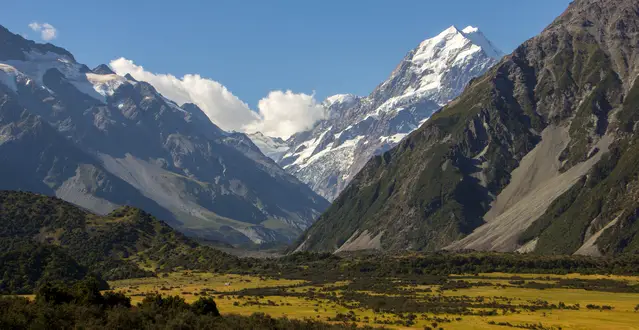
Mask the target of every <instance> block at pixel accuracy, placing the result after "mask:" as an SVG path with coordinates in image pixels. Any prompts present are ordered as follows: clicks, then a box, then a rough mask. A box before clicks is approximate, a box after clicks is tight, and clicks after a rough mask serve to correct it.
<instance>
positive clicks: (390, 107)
mask: <svg viewBox="0 0 639 330" xmlns="http://www.w3.org/2000/svg"><path fill="white" fill-rule="evenodd" d="M502 56H503V54H502V52H501V51H500V50H498V49H497V48H496V47H495V46H494V45H493V43H492V42H490V41H489V40H488V39H487V38H486V37H485V36H484V35H483V33H482V32H481V31H479V29H477V28H475V27H472V26H468V27H466V28H464V29H462V30H460V29H457V28H456V27H454V26H451V27H450V28H448V29H446V30H444V31H443V32H441V33H440V34H438V35H437V36H435V37H433V38H430V39H427V40H424V41H423V42H421V43H420V44H419V45H418V46H417V47H416V48H415V49H413V50H411V51H410V52H409V53H408V54H407V55H406V56H405V57H404V59H403V60H402V61H401V62H400V63H399V65H398V66H397V67H396V68H395V70H394V71H393V72H392V73H391V75H390V77H389V78H388V79H387V80H386V81H384V82H383V83H382V84H380V85H379V86H377V88H375V90H374V91H373V92H372V93H371V94H370V95H368V96H366V97H360V96H356V95H350V94H342V95H334V96H331V97H328V98H327V99H326V100H325V101H324V102H323V105H324V107H325V108H326V109H327V112H328V116H327V117H328V118H326V119H325V120H322V121H320V122H318V123H317V124H315V126H314V127H313V129H311V130H309V131H305V132H300V133H297V134H295V135H293V136H292V137H290V138H289V139H288V140H287V141H281V140H280V141H276V140H271V141H269V142H262V141H264V137H263V136H256V137H255V138H254V139H253V141H254V142H255V143H256V144H257V145H258V146H259V147H260V148H261V149H262V151H263V152H264V153H265V154H266V155H269V156H271V157H272V158H273V159H274V160H276V161H277V162H278V163H279V164H280V165H281V166H282V167H283V168H284V169H285V170H286V171H287V172H288V173H290V174H293V175H295V176H296V177H297V178H298V179H300V180H301V181H303V182H305V183H306V184H308V185H309V186H310V187H311V188H312V189H313V190H314V191H315V192H317V193H318V194H320V195H322V196H323V197H325V198H326V199H328V200H329V201H332V200H334V199H335V198H336V197H337V196H338V195H339V193H340V192H341V191H342V190H343V189H344V188H345V187H346V186H347V185H348V184H349V182H350V181H351V180H352V178H353V177H354V176H355V175H356V174H357V172H359V170H360V169H361V168H362V167H363V166H364V164H366V162H367V161H368V160H369V159H370V158H371V157H372V156H374V155H377V154H381V153H383V152H384V151H387V150H389V149H390V148H392V147H394V146H395V145H397V144H398V143H399V142H400V141H401V140H402V139H403V138H404V137H405V136H406V135H408V134H409V133H410V132H412V131H414V130H415V129H417V128H418V127H419V126H420V125H421V124H422V123H424V122H425V121H426V120H428V118H429V117H430V116H431V115H432V114H433V112H435V111H436V110H438V109H439V108H441V107H442V106H443V105H445V104H446V103H448V102H450V101H451V100H452V99H454V98H455V97H456V96H457V95H459V93H461V91H462V90H463V89H464V87H465V86H466V85H467V84H468V82H470V81H471V79H473V78H474V77H476V76H479V75H481V74H482V73H484V72H486V70H488V69H489V68H490V67H491V66H493V65H494V64H495V63H497V61H498V60H499V59H500V58H501V57H502Z"/></svg>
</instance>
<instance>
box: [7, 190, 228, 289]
mask: <svg viewBox="0 0 639 330" xmlns="http://www.w3.org/2000/svg"><path fill="white" fill-rule="evenodd" d="M185 254H186V255H189V256H191V257H198V258H203V259H205V260H206V263H207V264H208V266H210V267H212V268H216V269H220V270H222V269H230V268H232V267H236V266H237V265H238V264H239V261H238V259H237V258H235V257H233V256H230V255H227V254H225V253H223V252H220V251H217V250H214V249H211V248H207V247H202V246H198V244H197V243H195V242H194V241H192V240H190V239H188V238H187V237H185V236H184V235H182V234H180V233H178V232H176V231H175V230H173V229H171V228H170V227H169V226H168V225H166V224H165V223H163V222H162V221H159V220H156V219H155V218H154V217H152V216H151V215H150V214H148V213H145V212H144V211H141V210H139V209H134V208H131V207H122V208H119V209H117V210H115V211H113V212H112V213H110V214H109V215H107V216H98V215H95V214H92V213H89V212H87V211H85V210H82V209H80V208H78V207H77V206H74V205H72V204H69V203H67V202H64V201H62V200H60V199H58V198H55V197H47V196H43V195H36V194H32V193H25V192H12V191H0V260H3V262H2V263H0V269H1V270H2V273H3V274H5V275H4V277H3V278H2V279H0V291H1V292H25V291H30V290H33V288H35V287H36V286H37V285H38V284H40V283H43V282H45V281H47V280H67V281H68V280H78V279H81V278H82V277H84V276H86V274H87V273H88V272H93V273H95V274H99V275H101V276H102V277H104V278H105V279H120V278H131V277H140V276H150V275H153V273H152V272H150V271H147V270H143V269H142V268H141V266H144V265H146V266H147V267H148V266H150V265H154V267H155V268H156V269H163V268H166V267H169V268H170V267H173V266H174V265H175V264H179V263H180V262H182V260H184V259H185V258H184V255H185ZM20 262H21V263H22V264H20Z"/></svg>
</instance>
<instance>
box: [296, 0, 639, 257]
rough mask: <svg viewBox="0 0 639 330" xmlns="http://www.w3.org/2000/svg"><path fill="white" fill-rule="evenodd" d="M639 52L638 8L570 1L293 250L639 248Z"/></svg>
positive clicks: (375, 162)
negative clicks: (538, 32)
mask: <svg viewBox="0 0 639 330" xmlns="http://www.w3.org/2000/svg"><path fill="white" fill-rule="evenodd" d="M462 32H463V31H462ZM637 45H639V3H638V2H637V1H636V0H614V1H613V0H576V1H573V2H572V3H571V4H570V6H569V7H568V9H567V10H566V11H565V12H564V13H563V14H562V15H561V16H559V17H558V18H557V19H556V20H555V21H554V22H552V23H551V24H550V25H549V26H548V27H547V28H546V29H544V31H543V32H541V34H539V35H538V36H536V37H534V38H532V39H530V40H528V41H526V42H525V43H523V44H522V45H521V46H519V47H518V48H517V49H515V50H514V52H513V53H511V54H510V55H507V56H505V57H504V58H503V59H501V60H500V61H499V63H498V64H496V65H495V66H493V67H492V68H491V69H490V70H488V71H487V72H486V73H485V74H484V75H482V76H480V77H478V78H476V79H473V80H472V81H471V82H470V84H469V85H468V87H466V89H465V90H464V92H463V93H462V94H461V96H460V97H458V98H456V99H455V100H453V101H452V102H450V103H448V105H446V106H445V107H443V108H442V109H441V110H439V111H437V112H436V113H434V114H433V115H432V116H431V117H430V119H429V120H428V121H427V122H426V123H424V124H423V125H422V126H421V127H420V128H419V129H417V130H416V131H414V132H412V133H411V134H409V135H408V136H407V137H405V138H404V139H403V140H402V141H401V142H400V143H399V144H398V145H397V146H396V147H394V148H392V149H391V150H389V151H387V152H385V153H383V154H381V155H378V156H375V157H373V158H372V159H371V160H369V161H368V162H367V163H366V165H365V166H364V167H363V169H362V170H361V171H359V173H358V174H357V175H355V176H354V178H353V179H352V181H351V183H350V185H349V186H348V187H347V188H346V189H345V190H344V191H343V192H342V193H341V194H340V195H339V197H338V198H337V199H336V200H335V201H334V202H333V204H332V205H331V207H330V208H329V209H328V210H327V211H326V212H325V213H324V214H323V215H322V216H321V217H320V219H319V220H318V221H317V222H316V223H315V224H314V225H313V226H312V227H311V228H310V229H309V230H308V231H307V232H306V233H305V234H304V235H303V237H302V238H301V239H300V240H299V242H298V244H297V248H296V251H329V252H336V251H337V252H340V251H352V250H363V249H372V250H382V251H402V250H420V251H435V250H441V249H446V250H453V251H457V250H467V249H472V250H490V251H519V252H522V253H523V252H534V253H543V254H585V255H614V254H618V253H628V252H630V253H633V252H637V251H639V235H637V233H639V221H638V220H639V166H637V164H639V159H638V157H639V149H638V148H639V147H638V146H639V140H638V137H637V131H638V130H639V83H638V82H637V76H638V74H639V60H638V59H639V50H638V49H639V47H637ZM399 71H401V70H399ZM399 71H398V70H396V72H399ZM382 86H384V85H382ZM448 95H451V94H448ZM445 99H446V97H444V98H442V99H440V100H442V101H443V100H445ZM355 102H357V101H355ZM302 152H303V151H302ZM285 159H286V158H285Z"/></svg>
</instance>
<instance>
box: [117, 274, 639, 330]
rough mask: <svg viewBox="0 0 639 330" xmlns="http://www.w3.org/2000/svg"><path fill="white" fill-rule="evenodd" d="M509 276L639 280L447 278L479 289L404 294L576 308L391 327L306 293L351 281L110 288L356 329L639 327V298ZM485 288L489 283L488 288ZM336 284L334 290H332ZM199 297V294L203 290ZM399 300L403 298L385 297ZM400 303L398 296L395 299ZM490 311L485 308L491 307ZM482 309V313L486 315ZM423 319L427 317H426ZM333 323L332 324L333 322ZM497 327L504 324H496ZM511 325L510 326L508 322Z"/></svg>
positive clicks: (369, 312) (383, 318) (211, 278)
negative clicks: (340, 317)
mask: <svg viewBox="0 0 639 330" xmlns="http://www.w3.org/2000/svg"><path fill="white" fill-rule="evenodd" d="M513 276H517V277H518V278H521V279H524V280H534V281H535V282H537V283H553V282H555V281H557V279H590V280H593V279H612V280H616V281H623V282H625V283H628V284H637V283H639V277H632V276H599V275H576V274H571V275H547V276H546V275H539V274H516V275H514V274H500V273H491V274H479V275H475V276H464V277H459V276H450V277H449V278H450V279H463V281H465V282H468V283H479V282H483V283H484V284H483V285H482V286H472V287H468V288H460V289H452V290H444V291H441V290H439V288H438V286H437V285H427V286H426V285H423V286H418V285H402V289H407V290H415V291H413V292H415V293H414V296H413V298H412V299H422V298H423V299H427V298H429V297H434V296H442V297H453V298H455V297H460V298H462V297H463V299H476V298H477V297H484V298H485V299H487V300H489V301H509V303H511V304H513V306H524V305H528V304H530V303H531V301H534V300H538V299H541V300H544V301H547V302H549V303H552V304H559V302H563V303H565V304H567V305H574V304H579V305H580V306H581V307H580V308H579V309H578V310H567V309H543V310H535V311H530V310H526V309H525V308H516V310H517V311H516V312H512V311H510V312H507V313H506V314H505V315H504V314H503V312H502V311H497V313H496V315H490V316H480V315H446V314H431V313H421V314H417V315H416V318H415V323H414V324H413V325H411V326H410V327H406V326H400V325H397V324H393V323H394V322H395V321H397V320H399V319H400V318H401V317H403V316H405V315H401V316H398V315H397V314H391V313H381V312H377V313H376V312H375V311H374V310H373V309H371V308H363V307H358V306H357V304H350V305H349V306H344V304H342V303H340V302H339V301H335V300H333V301H331V300H328V299H322V298H317V297H314V298H313V297H309V296H305V295H304V294H306V293H309V290H310V291H315V292H317V291H319V290H323V291H322V292H328V293H329V294H331V295H335V296H336V297H339V296H341V295H342V294H343V293H344V292H343V291H342V290H341V289H339V287H340V286H343V285H345V284H347V283H348V282H346V281H344V282H337V283H325V284H321V285H311V284H310V283H307V282H305V281H300V280H286V279H273V278H260V277H254V276H245V275H229V274H211V273H191V272H184V273H171V274H166V275H163V276H160V277H158V278H142V279H130V280H122V281H114V282H110V285H111V287H112V289H113V290H114V291H122V292H124V293H126V294H127V295H128V296H130V297H131V298H132V302H133V303H134V304H135V303H137V302H140V301H141V300H142V299H143V298H144V296H145V295H146V294H149V293H158V294H162V295H180V296H182V297H183V298H184V299H185V300H186V301H187V302H192V301H195V300H197V299H198V298H199V297H200V296H202V295H207V296H213V297H214V298H215V300H216V302H217V305H218V309H219V310H220V312H221V313H222V314H229V313H235V314H242V315H250V314H252V313H255V312H261V313H265V314H269V315H271V316H273V317H282V316H286V317H289V318H300V319H304V318H311V319H316V320H321V321H329V322H330V321H331V320H329V318H334V317H335V316H336V315H337V313H343V314H346V313H348V312H349V311H351V310H352V312H353V313H354V314H355V315H356V318H357V323H358V324H360V325H371V326H384V327H387V328H394V329H424V328H425V327H431V328H432V327H433V323H434V321H433V318H447V319H448V320H449V321H450V322H448V321H447V322H444V323H439V324H437V325H436V326H435V328H436V329H439V328H444V329H509V328H514V326H517V327H519V328H522V327H524V326H526V327H527V328H529V329H532V328H533V325H535V326H540V327H538V328H537V329H560V328H561V329H602V330H603V329H639V312H636V311H635V306H638V305H639V293H624V292H604V291H591V290H584V289H569V288H549V289H543V290H542V289H537V288H522V287H517V286H515V285H511V284H510V281H511V280H512V278H513ZM487 283H488V284H487ZM333 287H335V289H333ZM256 288H281V289H282V290H283V291H284V292H288V293H295V294H298V296H283V295H276V294H274V295H250V294H248V295H247V294H244V295H242V294H241V293H239V292H238V291H239V290H242V289H256ZM203 292H204V293H203ZM361 292H367V293H368V294H370V295H375V296H382V297H383V296H384V295H385V294H383V293H375V292H372V291H370V292H369V291H367V290H366V291H361ZM388 296H389V297H390V296H395V298H397V297H401V295H397V294H393V295H390V294H389V295H388ZM400 299H401V298H400ZM587 304H594V305H600V306H603V305H607V306H611V307H612V310H599V309H588V308H586V307H585V306H586V305H587ZM488 309H490V308H488ZM488 309H487V310H488ZM426 318H428V319H426ZM332 322H336V321H335V320H332ZM499 323H502V325H499ZM505 323H510V325H511V326H508V325H505Z"/></svg>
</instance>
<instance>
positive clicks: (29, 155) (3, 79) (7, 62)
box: [0, 27, 328, 244]
mask: <svg viewBox="0 0 639 330" xmlns="http://www.w3.org/2000/svg"><path fill="white" fill-rule="evenodd" d="M0 158H1V164H0V169H1V171H0V189H14V190H29V191H33V192H38V193H44V194H48V195H55V196H58V197H60V198H63V199H65V200H67V201H70V202H72V203H75V204H77V205H80V206H82V207H84V208H87V209H89V210H91V211H94V212H97V213H99V214H107V213H109V212H111V211H112V210H114V209H116V208H117V207H119V206H121V205H132V206H136V207H140V208H143V209H145V210H147V211H149V212H151V213H153V214H155V215H157V216H158V217H159V218H161V219H163V220H166V221H168V222H169V223H170V224H171V225H172V226H174V227H175V228H177V229H179V230H181V231H183V232H185V233H187V234H189V235H192V236H199V237H203V238H206V239H213V240H221V241H225V242H230V243H236V244H239V243H251V242H253V243H263V242H289V241H291V240H292V239H295V237H297V235H299V233H300V232H301V231H302V230H304V229H305V228H307V227H308V226H309V225H310V224H311V223H312V222H313V221H314V219H315V217H316V216H317V215H319V213H320V212H321V211H322V210H324V209H325V208H326V206H327V205H328V203H327V202H326V201H325V200H324V199H323V198H322V197H320V196H318V195H317V194H315V193H314V192H313V191H312V190H310V189H309V188H308V187H306V185H304V184H303V183H301V182H300V181H299V180H297V179H296V178H295V177H293V176H291V175H289V174H287V173H286V172H285V171H283V170H282V169H281V168H280V167H279V166H278V165H277V164H276V163H275V162H273V161H272V160H271V159H269V158H267V157H266V156H264V155H263V154H262V153H261V152H260V151H259V149H258V148H257V147H256V146H255V144H253V143H252V142H251V140H250V139H249V138H248V137H247V136H245V135H244V134H241V133H229V132H225V131H223V130H221V129H220V128H218V127H217V126H215V125H214V124H213V123H211V121H210V120H209V119H208V117H207V116H206V115H205V114H204V113H203V112H202V110H201V109H199V108H198V107H197V106H195V105H193V104H184V105H182V106H178V105H177V104H175V103H174V102H172V101H170V100H168V99H166V98H165V97H163V96H162V95H160V94H159V93H158V92H157V91H156V90H155V88H153V87H152V86H151V85H150V84H148V83H146V82H142V81H136V80H135V79H133V78H132V77H131V76H129V75H127V76H124V77H122V76H118V75H116V74H114V73H113V71H112V70H111V69H110V68H109V67H108V66H106V65H100V66H98V67H96V68H95V69H93V70H91V69H89V68H88V67H87V66H86V65H82V64H80V63H77V62H76V60H75V58H74V57H73V56H72V55H71V54H70V53H69V52H68V51H66V50H64V49H62V48H59V47H55V46H53V45H50V44H46V45H42V44H37V43H34V42H32V41H29V40H26V39H24V38H22V37H21V36H18V35H15V34H12V33H11V32H9V31H8V30H7V29H5V28H3V27H0Z"/></svg>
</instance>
